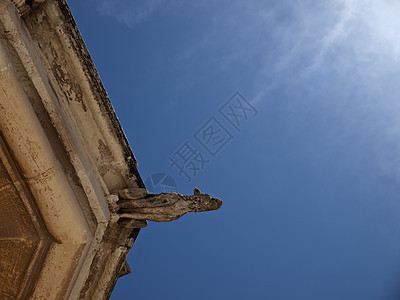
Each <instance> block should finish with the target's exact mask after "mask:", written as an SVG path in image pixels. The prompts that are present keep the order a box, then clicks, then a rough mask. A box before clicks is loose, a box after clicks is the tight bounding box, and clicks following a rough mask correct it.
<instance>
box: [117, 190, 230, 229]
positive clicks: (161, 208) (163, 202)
mask: <svg viewBox="0 0 400 300" xmlns="http://www.w3.org/2000/svg"><path fill="white" fill-rule="evenodd" d="M118 195H119V200H118V202H117V203H116V204H114V205H113V207H112V210H114V211H115V212H116V214H117V216H118V217H119V218H120V219H121V223H122V224H124V226H126V227H131V228H143V227H146V225H147V223H146V221H153V222H170V221H174V220H176V219H179V218H180V217H181V216H183V215H184V214H187V213H190V212H204V211H211V210H217V209H219V208H220V207H221V206H222V201H221V200H220V199H218V198H212V197H211V196H210V195H209V194H203V193H200V190H198V189H197V188H195V190H194V195H182V194H178V193H161V194H148V192H147V190H146V189H139V188H131V189H124V190H121V191H119V192H118Z"/></svg>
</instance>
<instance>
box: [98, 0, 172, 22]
mask: <svg viewBox="0 0 400 300" xmlns="http://www.w3.org/2000/svg"><path fill="white" fill-rule="evenodd" d="M164 3H165V0H146V1H145V0H141V1H139V0H135V1H128V0H107V1H101V2H99V4H98V7H97V10H98V12H99V13H100V14H104V15H109V16H111V17H113V18H115V19H116V20H117V21H118V22H120V23H122V24H124V25H126V26H128V27H132V26H134V25H135V24H138V23H141V22H143V21H146V20H147V19H148V18H149V17H151V15H152V14H153V13H154V12H155V11H157V9H159V8H160V7H161V6H162V5H163V4H164Z"/></svg>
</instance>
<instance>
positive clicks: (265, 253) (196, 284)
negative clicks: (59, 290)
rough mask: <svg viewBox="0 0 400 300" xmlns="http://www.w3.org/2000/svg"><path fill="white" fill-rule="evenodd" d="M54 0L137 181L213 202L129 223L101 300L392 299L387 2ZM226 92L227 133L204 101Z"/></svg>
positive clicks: (395, 39)
mask: <svg viewBox="0 0 400 300" xmlns="http://www.w3.org/2000/svg"><path fill="white" fill-rule="evenodd" d="M69 4H70V7H71V10H72V12H73V15H74V16H75V18H76V21H77V23H78V26H79V28H80V30H81V33H82V35H83V37H84V40H85V42H86V44H87V46H88V48H89V51H90V53H91V55H92V58H93V60H94V62H95V64H96V67H97V69H98V71H99V73H100V76H101V78H102V80H103V83H104V85H105V87H106V89H107V91H108V93H109V96H110V98H111V101H112V103H113V105H114V108H115V110H116V112H117V114H118V116H119V119H120V122H121V124H122V126H123V128H124V130H125V133H126V135H127V137H128V139H129V141H130V144H131V146H132V148H133V151H134V153H135V155H136V158H137V159H138V162H139V171H140V174H141V175H142V178H143V180H146V179H147V178H148V177H150V176H152V175H153V174H155V173H162V174H166V175H169V176H171V177H172V178H173V179H174V180H175V182H176V184H177V190H178V192H181V193H187V194H191V193H192V191H193V187H194V186H198V187H199V188H200V189H201V191H202V192H206V193H210V194H212V195H213V196H216V197H219V198H221V199H222V200H223V201H224V205H223V207H222V208H221V209H220V210H219V211H217V212H209V213H201V214H189V215H186V216H184V217H182V218H181V219H180V220H178V221H174V222H171V223H150V224H149V226H148V227H147V228H145V229H143V230H142V231H141V233H140V235H139V237H138V239H137V241H136V244H135V245H134V247H133V249H132V251H131V253H130V256H129V258H128V260H129V263H130V265H131V266H132V270H133V273H132V274H131V275H128V276H125V277H123V278H121V279H120V280H119V281H118V283H117V285H116V288H115V290H114V293H113V295H112V297H111V299H113V300H116V299H272V300H281V299H282V300H292V299H300V300H302V299H307V300H314V299H318V300H337V299H341V300H354V299H363V300H397V299H400V288H399V282H400V202H399V197H400V196H399V195H400V182H399V180H400V159H399V157H400V156H399V154H398V153H399V150H400V120H399V118H398V116H399V115H400V101H398V98H399V96H400V85H399V84H398V82H399V79H400V78H399V77H400V64H399V62H400V42H399V41H400V21H399V18H398V12H399V11H400V3H398V2H397V1H390V0H382V1H362V0H339V1H333V0H332V1H330V0H329V1H328V0H323V1H258V0H246V1H244V0H243V1H238V0H230V1H227V0H213V1H210V0H203V1H184V0H170V1H168V0H148V1H114V0H109V1H94V0H83V1H77V0H70V1H69ZM237 91H240V93H241V95H243V96H244V97H245V99H247V101H248V103H250V105H251V106H252V107H254V109H255V111H256V112H257V113H255V111H248V112H249V114H248V115H247V119H246V118H245V117H244V115H242V117H238V118H239V119H240V125H239V130H237V128H235V127H234V126H232V124H231V123H229V122H228V120H227V119H226V118H224V116H223V115H222V114H221V113H220V112H219V109H220V108H221V107H222V106H223V105H224V104H225V103H227V101H228V100H229V99H230V97H231V96H232V95H234V94H235V93H236V92H237ZM243 103H246V102H243ZM248 107H250V106H248ZM210 118H214V119H212V120H214V121H215V120H216V121H217V122H219V124H220V125H221V127H223V128H224V129H225V131H224V132H226V133H227V135H225V138H226V137H228V136H230V137H231V138H229V139H225V141H226V143H225V144H224V146H223V147H220V148H219V145H221V144H223V143H222V142H221V143H219V144H218V145H217V146H216V147H214V148H213V149H214V150H215V151H214V152H216V153H214V154H215V156H214V155H211V154H210V153H209V152H208V151H206V149H205V147H204V146H202V145H201V144H200V143H198V141H197V140H196V139H195V137H194V135H195V134H196V132H199V130H200V132H201V130H202V129H204V128H205V127H204V126H205V124H209V123H207V122H208V121H209V120H210ZM214 121H213V122H214ZM220 129H221V128H220ZM186 142H188V143H189V144H186V145H191V147H192V148H193V149H195V150H196V155H197V154H201V155H203V158H204V161H207V162H206V163H205V164H204V165H203V167H202V168H201V169H200V170H198V171H196V174H193V172H192V173H190V172H191V170H190V169H189V168H186V169H185V170H186V171H187V172H188V174H189V175H190V181H189V180H188V178H187V177H186V176H185V175H184V174H183V173H181V174H179V170H178V168H176V167H174V166H172V165H171V160H170V158H174V157H175V158H176V157H177V154H176V153H177V152H179V149H181V147H182V146H183V145H185V143H186ZM209 150H210V149H209ZM211 152H212V151H211ZM192 171H193V170H192ZM152 178H153V177H152ZM187 181H189V182H187Z"/></svg>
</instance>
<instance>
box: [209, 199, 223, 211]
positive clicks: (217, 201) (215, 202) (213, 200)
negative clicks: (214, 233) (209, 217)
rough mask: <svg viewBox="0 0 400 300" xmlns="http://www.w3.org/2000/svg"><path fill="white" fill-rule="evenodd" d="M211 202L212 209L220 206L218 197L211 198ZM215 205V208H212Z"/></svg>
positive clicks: (220, 201)
mask: <svg viewBox="0 0 400 300" xmlns="http://www.w3.org/2000/svg"><path fill="white" fill-rule="evenodd" d="M211 203H212V206H213V210H217V209H219V208H220V207H221V206H222V203H223V202H222V200H221V199H218V198H211ZM214 207H215V208H214Z"/></svg>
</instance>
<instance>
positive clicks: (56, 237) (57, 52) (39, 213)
mask: <svg viewBox="0 0 400 300" xmlns="http://www.w3.org/2000/svg"><path fill="white" fill-rule="evenodd" d="M136 166H137V164H136V160H135V157H134V155H133V153H132V150H131V148H130V146H129V144H128V142H127V140H126V137H125V135H124V133H123V131H122V129H121V126H120V124H119V122H118V119H117V116H116V115H115V112H114V110H113V108H112V105H111V103H110V100H109V98H108V96H107V93H106V91H105V90H104V87H103V85H102V83H101V81H100V78H99V75H98V73H97V71H96V69H95V67H94V65H93V62H92V60H91V58H90V56H89V53H88V51H87V49H86V46H85V44H84V42H83V40H82V37H81V35H80V33H79V31H78V28H77V26H76V24H75V22H74V20H73V18H72V16H71V12H70V10H69V8H68V6H67V4H66V2H65V1H64V0H46V1H44V0H26V1H25V0H0V299H46V300H47V299H108V298H109V296H110V294H111V292H112V290H113V288H114V285H115V283H116V281H117V279H118V278H119V277H120V276H122V275H124V274H127V273H129V272H130V269H129V266H128V264H127V262H126V257H127V254H128V251H129V249H130V248H131V247H132V245H133V243H134V241H135V239H136V237H137V235H138V233H139V230H140V229H139V228H140V227H143V226H145V225H146V224H144V223H145V222H146V220H152V217H151V216H150V215H146V217H145V218H143V220H139V221H138V222H139V223H138V224H137V223H135V222H136V221H135V219H136V218H137V215H138V214H137V213H136V214H133V213H134V212H135V211H134V210H132V209H131V210H129V209H128V211H127V212H126V215H125V217H127V219H128V221H126V220H125V223H124V220H123V218H120V217H119V216H118V215H117V216H116V211H117V210H118V208H116V209H115V210H113V205H115V203H116V202H117V201H119V200H120V198H121V193H120V194H118V193H115V191H125V193H127V196H126V197H125V200H127V201H130V200H129V199H135V197H136V198H138V196H137V195H140V194H141V193H143V191H145V187H144V184H143V182H142V180H141V178H140V175H139V173H138V171H137V168H136ZM131 191H136V192H134V193H133V194H135V193H136V194H135V195H136V196H135V195H133V194H132V192H131ZM145 194H146V193H145ZM132 195H133V196H132ZM201 195H205V194H201ZM145 196H146V195H141V196H140V197H139V198H140V199H142V200H143V197H145ZM181 196H182V195H181ZM173 197H175V196H174V195H173ZM189 197H192V196H189ZM152 199H155V198H152ZM213 199H214V198H213ZM211 200H212V199H211ZM132 201H133V200H132ZM163 201H165V200H163ZM174 201H175V200H174ZM182 201H183V200H182ZM185 201H186V200H185ZM173 203H176V201H175V202H173ZM218 203H219V202H218ZM174 205H175V204H174ZM175 206H176V205H175ZM175 206H174V207H175ZM219 206H220V203H219V204H218V205H217V207H213V208H211V209H215V208H218V207H219ZM133 207H135V205H133ZM174 209H175V208H174ZM179 209H180V211H179V213H178V214H177V217H179V216H180V215H181V214H183V213H186V212H188V211H199V210H208V209H198V208H193V207H191V210H188V211H186V210H185V211H184V210H182V208H181V207H180V208H179ZM170 219H173V218H170ZM170 219H166V220H167V221H169V220H170ZM121 220H122V221H121ZM155 220H156V221H159V220H161V221H162V220H164V219H160V218H159V216H158V217H157V218H155ZM140 222H141V223H140ZM121 224H122V225H121ZM135 224H136V225H135Z"/></svg>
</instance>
